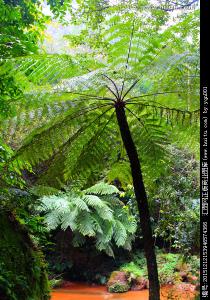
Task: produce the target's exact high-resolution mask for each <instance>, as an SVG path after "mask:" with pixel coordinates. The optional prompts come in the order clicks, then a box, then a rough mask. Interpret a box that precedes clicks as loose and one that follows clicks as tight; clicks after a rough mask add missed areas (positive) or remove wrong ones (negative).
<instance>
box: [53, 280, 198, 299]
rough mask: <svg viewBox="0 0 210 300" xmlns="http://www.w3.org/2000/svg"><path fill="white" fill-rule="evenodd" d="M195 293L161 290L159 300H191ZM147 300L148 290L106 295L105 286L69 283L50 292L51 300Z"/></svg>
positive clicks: (179, 289)
mask: <svg viewBox="0 0 210 300" xmlns="http://www.w3.org/2000/svg"><path fill="white" fill-rule="evenodd" d="M194 297H195V292H193V291H189V289H188V290H185V289H184V288H180V287H173V286H166V287H163V288H161V300H191V299H194ZM109 299H116V300H148V290H142V291H129V292H127V293H120V294H118V293H114V294H111V293H108V292H107V289H106V287H105V286H90V285H87V284H79V283H71V284H70V285H69V286H68V287H65V288H62V289H56V290H54V291H53V292H52V297H51V300H109Z"/></svg>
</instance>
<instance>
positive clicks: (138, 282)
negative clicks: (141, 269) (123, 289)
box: [131, 277, 149, 291]
mask: <svg viewBox="0 0 210 300" xmlns="http://www.w3.org/2000/svg"><path fill="white" fill-rule="evenodd" d="M148 286H149V283H148V280H146V279H144V278H143V277H137V278H136V279H133V281H132V285H131V290H132V291H141V290H144V289H147V288H148Z"/></svg>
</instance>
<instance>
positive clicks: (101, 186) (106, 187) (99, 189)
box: [84, 182, 119, 195]
mask: <svg viewBox="0 0 210 300" xmlns="http://www.w3.org/2000/svg"><path fill="white" fill-rule="evenodd" d="M84 192H85V193H86V194H96V195H110V194H115V193H116V194H119V190H118V189H117V188H116V187H115V186H114V185H110V184H108V183H105V182H99V183H97V184H95V185H93V186H91V187H90V188H88V189H86V190H84Z"/></svg>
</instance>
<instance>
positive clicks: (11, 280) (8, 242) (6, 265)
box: [0, 211, 50, 300]
mask: <svg viewBox="0 0 210 300" xmlns="http://www.w3.org/2000/svg"><path fill="white" fill-rule="evenodd" d="M0 228H1V230H0V299H1V300H47V299H49V298H50V297H49V285H48V279H47V275H46V271H45V263H44V260H43V257H42V253H41V252H40V251H39V250H38V249H37V248H36V247H35V245H34V244H33V242H32V241H31V239H30V236H29V234H28V232H27V230H26V229H25V228H24V227H23V226H22V225H21V224H20V223H19V222H18V221H17V220H16V218H15V217H14V215H13V214H11V213H10V212H5V211H4V212H2V211H0Z"/></svg>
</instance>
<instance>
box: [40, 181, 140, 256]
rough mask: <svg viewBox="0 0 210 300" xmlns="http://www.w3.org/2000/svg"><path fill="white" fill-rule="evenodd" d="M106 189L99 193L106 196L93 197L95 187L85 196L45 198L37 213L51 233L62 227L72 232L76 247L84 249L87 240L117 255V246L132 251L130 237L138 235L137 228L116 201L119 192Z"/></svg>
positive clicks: (102, 249)
mask: <svg viewBox="0 0 210 300" xmlns="http://www.w3.org/2000/svg"><path fill="white" fill-rule="evenodd" d="M102 184H104V183H99V186H100V185H102ZM99 186H97V185H95V186H94V187H93V191H95V188H96V187H97V190H98V188H99ZM104 187H105V189H103V190H101V189H100V190H99V191H100V192H103V194H102V195H100V194H98V196H96V195H94V194H90V191H91V187H90V188H89V189H86V190H84V191H81V192H75V191H71V190H70V191H68V192H66V193H61V192H60V193H59V194H57V195H49V196H44V197H42V198H41V199H40V204H39V206H38V207H37V210H38V211H39V212H42V213H43V214H44V218H45V224H46V226H47V228H48V229H49V230H53V229H56V228H57V227H59V226H60V227H61V229H62V230H66V229H67V228H70V229H71V230H72V231H73V235H74V237H73V245H74V246H80V245H82V244H83V243H84V242H85V238H86V237H92V238H94V239H95V242H96V248H97V249H98V250H100V251H105V252H106V253H109V255H113V250H112V246H113V245H112V244H113V243H115V244H116V245H117V246H118V247H124V246H126V247H127V248H128V247H129V246H128V244H129V239H128V236H129V235H133V234H134V233H135V231H136V226H135V225H136V224H135V219H134V217H133V216H132V215H131V214H130V212H129V210H124V209H122V205H121V202H120V201H119V200H118V198H117V197H116V189H114V188H113V186H110V187H108V185H107V184H104ZM87 190H88V194H86V192H87ZM111 197H112V198H111ZM109 200H110V201H109ZM111 200H112V201H111ZM131 241H132V239H130V242H131ZM130 247H131V245H130Z"/></svg>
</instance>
